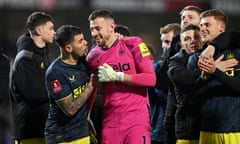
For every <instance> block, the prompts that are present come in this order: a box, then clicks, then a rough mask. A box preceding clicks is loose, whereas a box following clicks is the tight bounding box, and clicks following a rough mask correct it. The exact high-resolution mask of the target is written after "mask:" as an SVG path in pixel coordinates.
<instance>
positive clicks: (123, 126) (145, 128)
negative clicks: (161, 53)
mask: <svg viewBox="0 0 240 144" xmlns="http://www.w3.org/2000/svg"><path fill="white" fill-rule="evenodd" d="M89 21H90V29H91V34H92V37H93V39H94V40H95V42H96V44H97V46H96V47H95V48H93V49H92V50H91V51H90V53H89V54H88V56H87V58H86V60H87V62H88V63H89V65H90V67H91V69H92V70H93V71H94V72H95V73H97V74H96V75H97V76H98V81H99V82H100V83H101V84H102V87H103V97H104V108H103V129H102V138H101V143H104V144H117V143H119V144H120V143H121V144H126V143H131V144H150V137H151V136H150V134H151V126H150V115H149V114H150V111H149V100H148V92H147V88H148V87H153V86H155V83H156V76H155V72H154V68H153V65H152V56H151V55H150V52H149V50H148V48H147V46H146V44H144V43H143V41H142V40H141V39H140V38H139V37H124V38H123V39H121V40H120V39H118V36H117V35H116V34H115V33H114V28H115V22H114V18H113V15H112V14H111V12H109V11H105V10H100V11H99V10H96V11H94V12H92V13H91V14H90V16H89Z"/></svg>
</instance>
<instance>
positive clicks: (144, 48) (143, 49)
mask: <svg viewBox="0 0 240 144" xmlns="http://www.w3.org/2000/svg"><path fill="white" fill-rule="evenodd" d="M138 46H139V48H140V51H141V54H142V57H145V56H149V55H150V51H149V49H148V47H147V45H146V44H145V43H140V44H139V45H138Z"/></svg>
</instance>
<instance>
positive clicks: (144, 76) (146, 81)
mask: <svg viewBox="0 0 240 144" xmlns="http://www.w3.org/2000/svg"><path fill="white" fill-rule="evenodd" d="M123 82H125V83H128V84H131V85H136V86H143V87H154V86H155V84H156V75H155V72H154V73H140V74H124V81H123Z"/></svg>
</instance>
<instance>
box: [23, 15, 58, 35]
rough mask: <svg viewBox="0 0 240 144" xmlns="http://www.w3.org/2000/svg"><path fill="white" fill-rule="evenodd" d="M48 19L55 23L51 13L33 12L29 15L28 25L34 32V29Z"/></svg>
mask: <svg viewBox="0 0 240 144" xmlns="http://www.w3.org/2000/svg"><path fill="white" fill-rule="evenodd" d="M48 21H51V22H53V23H54V19H53V18H52V16H50V15H49V14H47V13H45V12H33V13H32V14H31V15H30V16H28V18H27V22H26V25H27V28H28V30H29V31H31V32H34V29H35V28H36V27H37V26H39V25H42V24H45V23H47V22H48Z"/></svg>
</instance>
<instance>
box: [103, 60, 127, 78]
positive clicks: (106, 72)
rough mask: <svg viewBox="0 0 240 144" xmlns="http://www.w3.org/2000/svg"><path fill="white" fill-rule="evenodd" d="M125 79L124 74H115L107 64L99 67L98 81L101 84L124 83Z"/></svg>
mask: <svg viewBox="0 0 240 144" xmlns="http://www.w3.org/2000/svg"><path fill="white" fill-rule="evenodd" d="M123 78H124V73H123V72H115V71H114V70H113V69H112V67H111V66H110V65H108V64H106V63H105V64H103V65H102V66H99V67H98V80H99V81H100V82H114V81H123Z"/></svg>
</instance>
